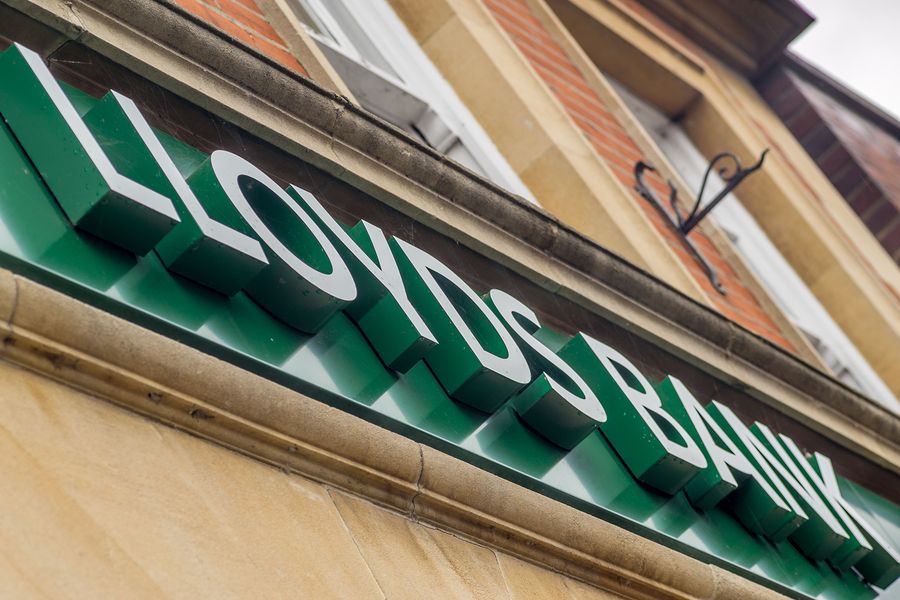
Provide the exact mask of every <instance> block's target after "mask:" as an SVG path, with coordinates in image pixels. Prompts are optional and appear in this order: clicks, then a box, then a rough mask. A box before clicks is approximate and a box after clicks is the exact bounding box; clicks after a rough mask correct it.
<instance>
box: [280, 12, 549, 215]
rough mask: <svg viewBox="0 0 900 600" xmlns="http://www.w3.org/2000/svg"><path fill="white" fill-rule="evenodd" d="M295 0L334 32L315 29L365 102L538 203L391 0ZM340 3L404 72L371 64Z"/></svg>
mask: <svg viewBox="0 0 900 600" xmlns="http://www.w3.org/2000/svg"><path fill="white" fill-rule="evenodd" d="M294 1H295V2H298V1H299V2H302V3H303V4H304V5H305V6H306V8H307V10H308V12H310V13H311V15H310V16H311V17H312V18H314V19H316V20H317V21H319V23H318V25H319V26H321V27H324V28H325V29H327V30H328V32H329V33H330V34H331V35H333V36H334V40H332V39H329V38H328V37H326V36H323V35H320V34H318V33H317V32H315V31H313V30H310V29H308V32H309V34H310V36H312V37H313V39H315V40H316V42H317V43H318V44H319V47H320V48H321V50H322V51H323V53H324V54H325V55H326V57H327V58H328V59H329V61H330V62H331V63H332V66H333V67H334V68H335V70H337V71H338V74H339V75H341V77H342V78H343V79H344V82H345V83H347V85H348V86H349V87H350V89H351V91H353V93H354V95H356V96H357V100H359V102H360V103H361V104H362V105H363V106H364V107H366V108H367V109H369V110H371V111H372V112H374V113H376V114H378V115H379V116H381V117H382V118H384V119H386V120H388V121H390V122H391V123H394V124H395V125H397V126H398V127H400V128H402V129H405V130H406V131H408V132H409V133H411V134H413V135H415V136H417V137H419V138H421V139H422V140H423V141H425V142H426V143H427V144H428V145H429V146H431V147H432V148H434V149H435V150H437V151H438V152H441V153H442V154H446V155H447V156H449V157H450V158H453V159H455V160H457V161H458V162H459V163H461V164H463V165H464V166H466V167H468V168H470V169H472V170H473V171H475V172H477V173H480V174H482V175H484V176H485V177H487V178H488V179H490V180H491V181H493V182H494V183H496V184H497V185H499V186H501V187H503V188H505V189H507V190H509V191H510V192H512V193H514V194H517V195H519V196H522V197H523V198H525V199H526V200H528V201H529V202H532V203H534V204H537V203H538V202H537V200H536V199H535V197H534V196H533V195H532V193H531V191H530V190H529V189H528V187H527V186H526V185H525V184H524V183H523V182H522V180H521V179H520V178H519V176H518V175H517V174H516V172H515V171H514V170H513V169H512V168H511V167H510V166H509V164H508V163H507V162H506V159H505V158H504V157H503V155H502V154H500V152H499V151H498V150H497V147H496V146H495V145H494V143H493V141H492V140H491V139H490V137H489V136H488V135H487V133H485V131H484V130H483V129H482V128H481V126H480V125H479V124H478V122H477V120H476V119H475V117H474V116H472V114H471V112H469V110H468V109H467V108H466V106H465V105H464V104H463V103H462V101H461V100H460V99H459V97H458V96H457V95H456V92H455V91H454V90H453V88H452V87H451V86H450V85H449V84H448V83H447V81H446V80H445V79H444V78H443V76H441V74H440V72H439V71H438V70H437V69H436V68H435V66H434V65H433V64H432V63H431V61H430V59H429V58H428V57H427V56H426V55H425V53H424V52H423V51H422V49H421V48H420V47H419V44H418V42H417V41H416V40H415V38H413V37H412V35H411V34H410V33H409V31H408V30H407V29H406V26H405V25H404V24H403V22H402V21H401V20H400V19H399V17H397V15H396V14H395V13H394V11H393V9H391V7H390V6H389V5H388V4H387V2H385V1H384V0H294ZM338 3H340V4H341V5H342V6H343V7H344V8H345V9H346V11H347V12H348V13H349V14H350V15H352V17H353V18H354V19H355V20H356V24H357V25H358V26H359V27H360V28H361V29H362V30H363V31H364V34H365V35H366V36H367V37H368V41H369V42H370V43H371V44H373V45H374V46H375V48H376V49H377V51H378V52H379V53H380V54H381V55H382V57H383V58H384V59H385V61H386V62H387V63H388V64H389V65H390V67H391V69H393V70H394V72H395V73H396V74H397V76H396V77H395V76H394V75H393V74H391V73H387V72H385V71H384V69H381V68H379V67H377V66H375V65H373V64H370V63H369V62H367V61H366V59H365V57H364V56H362V54H361V53H360V52H359V51H358V50H357V45H358V43H359V42H358V40H355V39H354V37H353V35H354V34H353V32H350V31H348V30H346V29H345V28H343V27H342V26H341V24H340V23H339V22H338V21H337V20H336V19H335V18H334V16H333V15H332V13H331V12H330V11H329V9H328V7H329V5H336V4H338Z"/></svg>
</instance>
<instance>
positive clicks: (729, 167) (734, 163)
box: [634, 148, 769, 294]
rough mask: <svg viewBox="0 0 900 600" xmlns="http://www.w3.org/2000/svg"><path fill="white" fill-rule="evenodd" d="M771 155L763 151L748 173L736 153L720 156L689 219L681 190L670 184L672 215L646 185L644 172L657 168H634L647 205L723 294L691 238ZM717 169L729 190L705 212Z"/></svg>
mask: <svg viewBox="0 0 900 600" xmlns="http://www.w3.org/2000/svg"><path fill="white" fill-rule="evenodd" d="M768 152H769V149H768V148H766V149H765V150H763V152H762V154H761V155H760V156H759V160H758V161H756V163H754V164H752V165H750V166H749V167H747V168H746V169H745V168H744V167H743V166H742V165H741V161H740V159H739V158H738V157H737V156H735V155H734V154H733V153H731V152H720V153H719V154H716V155H715V156H714V157H713V159H712V160H711V161H709V166H707V167H706V173H704V175H703V182H702V183H701V184H700V193H698V194H697V200H696V202H694V206H693V208H691V210H690V212H689V213H688V215H687V216H686V217H685V216H683V215H682V210H681V202H680V201H679V200H678V190H677V189H676V188H675V185H674V184H673V183H672V181H671V180H667V181H666V183H667V184H668V185H669V204H670V205H671V207H672V212H671V213H670V212H669V211H668V210H666V208H665V207H664V206H663V204H662V202H660V201H659V199H658V198H657V197H656V194H654V193H653V190H651V189H650V187H649V186H648V185H647V184H646V183H645V182H644V171H656V167H654V166H653V165H650V164H647V163H645V162H644V161H638V162H637V163H636V164H635V165H634V179H635V186H634V189H635V191H636V192H637V193H639V194H640V195H641V196H642V197H643V198H644V199H645V200H647V202H649V203H650V204H652V205H653V206H654V207H655V208H656V210H658V211H659V213H660V214H661V215H662V216H663V218H664V219H665V220H666V222H667V223H668V224H669V225H670V226H671V227H672V229H673V230H674V231H675V233H677V234H678V236H679V237H680V238H681V240H682V241H683V242H684V244H685V246H687V248H688V250H689V251H690V253H691V255H692V256H693V257H694V259H696V261H697V262H698V263H700V266H701V267H703V270H704V271H705V272H706V275H707V277H709V280H710V282H711V283H712V284H713V287H715V288H716V290H717V291H718V292H719V293H720V294H725V288H724V287H723V286H722V283H721V282H720V281H719V278H718V276H717V275H716V271H715V269H713V268H712V266H711V265H710V264H709V263H708V262H706V259H705V258H704V257H703V255H702V254H701V253H700V251H699V250H698V249H697V247H696V246H694V244H693V243H692V242H691V240H690V239H688V237H687V236H688V234H689V233H690V232H691V231H692V230H693V229H694V227H696V226H697V225H698V224H699V223H700V221H702V220H703V219H704V218H706V215H708V214H709V213H710V211H712V209H714V208H715V207H716V205H718V204H719V202H721V201H722V200H724V199H725V197H726V196H728V194H730V193H731V192H732V191H733V190H734V188H736V187H737V186H738V185H739V184H740V183H741V182H742V181H743V180H744V179H745V178H746V177H747V176H748V175H750V174H752V173H753V172H755V171H758V170H759V169H760V168H761V167H762V164H763V161H764V160H765V159H766V154H767V153H768ZM716 165H719V166H716ZM714 169H715V171H716V173H717V174H718V176H719V177H720V178H721V179H722V181H723V182H724V183H725V187H723V188H722V189H721V190H720V191H719V193H718V194H716V195H715V197H714V198H713V199H712V200H710V201H709V202H708V203H707V204H706V206H704V207H703V208H702V209H701V208H700V205H701V204H702V203H703V193H704V192H705V191H706V184H707V182H708V181H709V176H710V174H711V173H712V172H713V170H714ZM673 214H674V215H675V216H674V218H673V217H672V215H673Z"/></svg>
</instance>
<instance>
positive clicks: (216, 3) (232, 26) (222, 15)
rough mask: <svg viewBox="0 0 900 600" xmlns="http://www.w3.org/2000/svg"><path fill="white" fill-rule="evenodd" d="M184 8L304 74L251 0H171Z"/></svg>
mask: <svg viewBox="0 0 900 600" xmlns="http://www.w3.org/2000/svg"><path fill="white" fill-rule="evenodd" d="M175 2H176V3H177V4H178V5H179V6H181V7H182V8H184V9H185V10H187V11H189V12H191V13H193V14H194V15H195V16H197V17H200V18H201V19H203V20H204V21H206V22H207V23H209V24H210V25H214V26H215V27H218V28H219V29H221V30H222V31H224V32H225V33H227V34H228V35H230V36H231V37H233V38H235V39H237V40H239V41H241V42H243V43H245V44H247V45H248V46H250V47H251V48H254V49H256V50H257V51H259V52H260V53H262V54H264V55H265V56H267V57H269V58H271V59H273V60H275V61H277V62H279V63H281V64H282V65H284V66H286V67H288V68H290V69H293V70H294V71H297V72H298V73H300V74H302V75H306V70H305V69H304V68H303V66H302V65H301V64H300V63H299V62H297V59H296V58H294V56H293V55H292V54H291V52H290V50H288V48H287V45H286V44H285V43H284V40H283V39H281V36H280V35H278V32H276V31H275V29H273V28H272V26H271V25H269V22H268V20H267V19H266V17H265V16H264V15H263V14H262V11H261V10H260V8H259V6H257V4H256V2H255V1H254V0H175Z"/></svg>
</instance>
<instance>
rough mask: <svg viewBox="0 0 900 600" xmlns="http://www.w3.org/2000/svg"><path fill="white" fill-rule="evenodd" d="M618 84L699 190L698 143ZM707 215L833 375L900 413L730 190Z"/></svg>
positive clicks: (716, 185)
mask: <svg viewBox="0 0 900 600" xmlns="http://www.w3.org/2000/svg"><path fill="white" fill-rule="evenodd" d="M614 87H615V88H616V90H617V91H618V92H619V95H620V96H621V98H622V99H623V100H624V102H625V104H626V105H627V106H628V107H629V108H630V109H631V111H632V113H633V114H634V115H635V116H636V117H637V119H638V121H639V122H640V123H641V124H642V125H643V126H644V127H645V128H646V130H647V132H648V133H649V134H650V137H652V138H653V140H654V141H655V142H656V145H657V146H658V147H659V148H660V150H662V152H663V154H665V156H666V158H667V159H668V161H669V163H671V165H672V166H673V167H674V168H675V170H676V171H677V172H678V173H679V175H681V178H682V179H683V180H684V182H685V183H686V184H687V185H688V186H690V188H691V191H692V192H693V193H695V194H696V191H697V190H699V188H700V183H701V181H702V179H703V174H704V173H705V171H706V167H707V165H708V164H709V161H708V160H707V159H706V158H705V157H704V156H703V155H702V154H701V153H700V151H699V150H698V149H697V147H696V146H694V143H693V142H692V141H691V139H690V138H689V137H688V135H687V134H686V133H685V132H684V130H683V129H682V128H681V126H680V125H678V124H677V123H674V122H672V121H671V120H670V119H669V118H668V117H667V116H666V115H665V114H663V113H662V112H660V111H659V110H657V109H656V108H655V107H653V106H651V105H650V104H648V103H646V102H645V101H644V100H642V99H641V98H638V97H637V96H635V95H634V94H632V93H631V92H630V91H629V90H627V89H625V88H624V87H622V86H621V85H620V84H618V83H615V82H614ZM709 187H710V189H721V188H722V187H723V184H722V182H721V180H720V179H719V178H718V177H717V176H716V175H715V174H714V173H713V174H711V176H710V180H709ZM709 218H711V219H712V220H713V221H715V223H716V224H717V225H718V226H719V227H720V228H721V229H723V230H724V231H725V233H726V234H727V235H728V237H729V238H730V239H731V240H732V243H733V244H734V245H735V247H736V248H737V250H738V251H739V252H740V253H741V255H742V256H743V257H744V260H745V261H746V263H747V265H748V266H749V267H750V269H751V270H752V271H753V273H754V274H755V275H756V277H757V279H758V280H759V281H760V282H761V283H762V284H763V285H764V286H765V288H766V289H767V291H768V292H769V293H770V295H771V296H772V299H773V300H774V301H775V303H776V304H778V306H779V307H780V308H781V309H782V310H783V311H784V313H785V314H786V315H787V316H788V318H789V319H790V320H791V321H792V322H793V323H794V325H795V326H796V327H797V328H798V329H800V330H801V331H802V332H803V333H804V334H806V335H807V337H809V338H810V341H811V342H812V344H813V346H815V348H816V350H817V352H818V353H819V355H820V356H821V357H822V359H823V361H824V362H825V363H826V364H827V365H828V366H829V368H830V369H831V370H832V371H833V373H834V375H835V377H837V378H838V379H840V380H842V381H843V382H844V383H846V384H847V385H850V386H851V387H854V388H856V389H858V390H859V391H861V392H863V393H864V394H867V395H868V396H869V397H871V398H872V399H873V400H875V401H876V402H878V403H879V404H881V405H882V406H884V407H885V408H888V409H889V410H892V411H893V412H894V413H895V414H900V402H898V401H897V398H896V397H895V396H894V394H893V393H892V392H891V390H890V388H888V386H887V385H885V383H884V381H882V379H881V378H880V377H879V376H878V374H877V373H876V372H875V370H874V369H872V367H871V366H870V365H869V363H868V361H866V359H865V358H864V357H863V355H862V353H860V352H859V350H858V349H857V348H856V346H855V345H854V344H853V342H851V341H850V339H849V338H848V337H847V335H846V334H845V333H844V331H843V330H842V329H841V328H840V326H839V325H838V324H837V323H836V322H835V321H834V319H832V318H831V315H830V314H828V311H826V310H825V307H823V306H822V304H821V303H820V302H819V300H818V299H817V298H816V297H815V295H814V294H813V293H812V291H810V289H809V288H808V287H807V286H806V283H804V281H803V280H802V279H801V278H800V276H799V275H797V272H796V271H794V269H793V267H791V265H790V264H789V263H788V262H787V260H786V259H785V258H784V256H782V254H781V252H779V251H778V248H776V247H775V245H774V244H773V243H772V241H771V240H770V239H769V238H768V236H767V235H766V234H765V232H764V231H763V229H762V228H761V227H760V226H759V224H758V223H757V222H756V219H754V218H753V216H752V215H751V214H750V213H749V212H748V211H747V209H746V208H744V206H743V204H741V202H740V199H739V198H738V197H737V196H735V195H734V194H729V195H728V196H726V197H725V199H724V200H723V201H722V202H721V203H720V204H719V205H718V206H716V209H715V210H714V211H712V212H711V213H709Z"/></svg>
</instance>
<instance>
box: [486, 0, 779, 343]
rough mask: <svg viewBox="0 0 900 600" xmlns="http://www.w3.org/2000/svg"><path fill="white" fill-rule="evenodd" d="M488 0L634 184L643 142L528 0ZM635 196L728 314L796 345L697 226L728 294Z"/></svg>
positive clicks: (659, 190)
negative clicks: (616, 114) (618, 117)
mask: <svg viewBox="0 0 900 600" xmlns="http://www.w3.org/2000/svg"><path fill="white" fill-rule="evenodd" d="M484 3H485V5H486V6H487V7H488V9H489V10H490V12H491V14H492V15H493V16H494V18H495V19H496V21H497V23H499V24H500V26H501V27H502V28H503V29H504V30H505V31H506V33H507V34H508V35H509V36H510V37H511V38H512V40H513V42H514V43H515V44H516V46H517V47H518V49H519V50H520V51H521V52H522V54H523V55H524V56H525V57H526V58H527V59H528V61H529V62H530V63H531V66H532V67H533V68H534V69H535V71H537V73H538V75H539V76H540V77H541V78H542V79H543V80H544V82H545V83H546V84H547V86H548V87H549V88H550V89H551V90H552V91H553V93H554V94H555V95H556V97H557V99H558V100H559V101H560V102H561V103H562V105H563V107H564V108H565V110H566V111H567V112H568V114H569V116H570V117H571V119H572V120H573V121H574V122H575V124H576V125H578V127H579V128H580V129H581V131H582V132H583V133H584V135H585V137H586V138H587V139H588V141H589V142H590V143H591V144H592V145H593V147H594V148H595V149H596V151H597V153H598V154H599V155H600V156H601V157H602V158H603V159H604V160H605V161H606V162H607V164H608V165H609V166H610V168H611V169H612V171H613V172H614V173H615V175H616V176H617V177H618V178H619V180H620V181H621V182H622V183H623V184H624V185H625V187H627V188H628V189H632V187H633V186H634V183H635V182H634V164H635V163H636V162H637V161H639V160H641V159H642V158H643V157H642V156H641V152H640V150H639V149H638V146H637V145H636V144H635V143H634V141H633V140H632V139H631V137H629V135H628V134H627V133H626V132H625V130H624V128H623V127H622V126H621V125H620V124H619V123H618V121H617V120H616V118H615V117H613V115H612V114H611V113H610V112H609V110H608V109H607V107H606V106H605V105H604V103H603V101H602V100H601V99H600V97H599V96H598V95H597V94H596V93H595V92H594V91H593V90H592V89H591V88H590V86H589V85H588V84H587V82H586V81H585V79H584V77H583V76H582V75H581V73H580V72H579V71H578V69H577V68H576V67H575V66H574V64H573V63H572V62H571V60H570V59H569V57H568V56H567V55H566V53H565V52H564V51H563V49H562V48H561V47H560V46H559V45H558V44H557V43H556V42H555V41H554V40H553V39H552V37H551V36H550V35H549V33H548V32H547V31H546V29H545V28H544V27H543V25H542V23H541V22H540V21H539V20H538V19H537V18H536V17H535V16H534V15H533V14H532V13H531V10H530V9H529V7H528V5H527V3H526V2H525V0H484ZM648 179H649V181H650V183H651V184H652V187H653V188H654V191H655V192H656V194H657V196H659V197H661V198H667V197H668V187H667V186H666V185H665V183H664V182H663V181H662V180H661V179H659V178H656V177H650V178H648ZM633 197H634V201H635V202H637V203H638V204H639V205H640V206H641V207H642V208H643V210H644V211H645V212H646V214H647V216H648V217H649V218H650V220H651V221H652V222H653V224H654V226H655V227H656V229H657V231H659V232H660V233H661V234H662V235H663V237H664V238H665V240H666V242H667V243H668V244H669V247H670V248H671V249H672V250H673V251H674V252H675V254H676V255H677V256H678V257H679V258H680V259H681V262H682V263H683V264H684V266H685V267H687V269H688V270H689V271H690V272H691V274H692V275H693V276H694V278H695V279H696V281H697V282H698V283H699V284H700V285H701V286H702V287H703V288H704V289H705V290H706V292H707V294H708V296H709V297H710V298H711V299H712V301H713V302H714V303H715V305H716V308H717V309H718V310H719V311H720V312H721V313H722V314H724V315H725V316H727V317H728V318H730V319H732V320H733V321H735V322H737V323H740V324H741V325H743V326H744V327H746V328H748V329H750V330H751V331H754V332H755V333H757V334H759V335H761V336H763V337H765V338H767V339H769V340H770V341H772V342H774V343H776V344H778V345H780V346H782V347H784V348H786V349H789V350H794V348H793V346H792V345H791V343H790V342H788V341H787V340H786V339H785V337H784V336H783V334H782V332H781V331H780V330H779V328H778V326H777V325H776V324H775V323H774V322H773V321H772V319H771V318H770V317H769V316H768V315H767V314H766V312H765V311H764V310H763V309H762V307H761V306H760V304H759V303H758V302H757V300H756V298H754V296H753V294H752V293H751V292H750V291H749V290H748V289H747V287H746V286H745V285H744V284H743V282H742V281H741V279H740V277H739V276H738V275H737V273H736V272H735V271H734V269H733V268H732V266H731V265H730V264H729V263H728V261H727V260H726V259H725V257H723V256H722V254H721V253H720V252H719V251H718V250H717V249H716V248H715V246H714V245H713V244H712V242H711V241H710V240H709V238H708V237H706V236H705V235H704V234H703V233H702V232H701V231H699V230H696V229H695V230H694V231H693V232H692V233H691V239H692V240H693V242H694V244H695V245H696V246H697V247H698V249H699V250H700V252H701V253H702V254H703V256H704V257H705V258H706V259H707V260H708V261H709V263H710V264H711V265H712V266H713V268H714V269H715V270H716V272H717V274H718V276H719V278H720V280H721V282H722V284H723V285H724V286H725V289H726V290H727V294H726V295H724V296H723V295H721V294H719V293H718V292H717V291H716V290H715V288H714V287H713V286H712V284H711V283H710V282H709V279H708V278H707V276H706V274H705V272H704V271H703V269H702V267H701V266H700V265H699V264H698V263H697V261H696V260H694V258H693V257H692V256H691V255H690V254H689V253H688V250H687V249H686V248H685V246H684V243H683V242H682V241H681V240H680V239H679V238H678V236H677V235H676V234H675V233H674V232H673V231H672V230H671V228H670V227H669V226H668V225H667V224H666V222H665V221H664V220H663V218H662V216H661V215H660V214H659V213H658V212H657V211H656V210H655V209H654V208H653V207H652V206H650V204H648V203H647V202H646V201H645V200H643V199H641V198H640V197H639V196H638V195H637V193H634V195H633Z"/></svg>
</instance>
